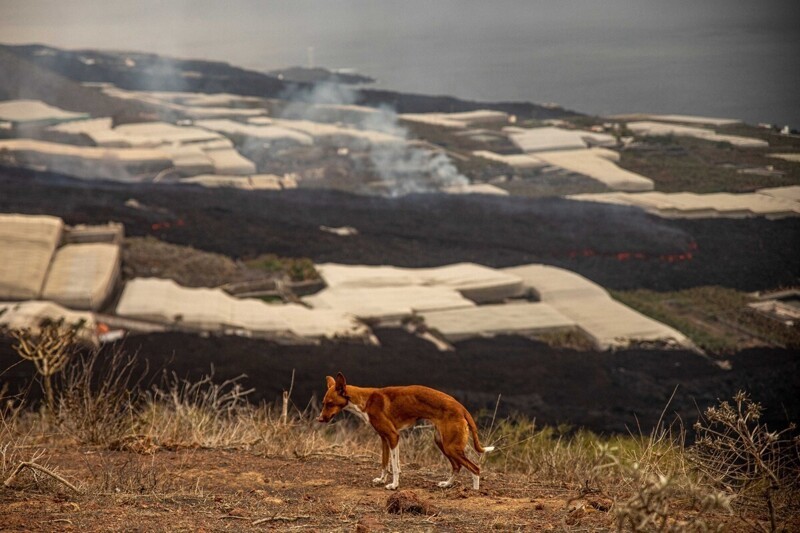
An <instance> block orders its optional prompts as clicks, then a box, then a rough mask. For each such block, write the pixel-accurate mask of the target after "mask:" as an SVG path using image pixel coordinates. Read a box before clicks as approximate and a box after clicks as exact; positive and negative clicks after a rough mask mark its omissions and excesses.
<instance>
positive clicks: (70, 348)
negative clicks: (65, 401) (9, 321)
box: [8, 319, 84, 413]
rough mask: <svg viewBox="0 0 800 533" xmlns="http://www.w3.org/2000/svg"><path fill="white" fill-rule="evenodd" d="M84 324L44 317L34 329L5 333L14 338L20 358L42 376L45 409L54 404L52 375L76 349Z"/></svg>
mask: <svg viewBox="0 0 800 533" xmlns="http://www.w3.org/2000/svg"><path fill="white" fill-rule="evenodd" d="M83 325H84V324H83V322H82V321H81V322H78V323H76V324H66V323H65V322H64V320H63V319H61V320H58V321H49V320H45V321H43V322H42V324H41V325H40V326H39V328H38V329H36V330H34V329H31V328H23V329H12V330H9V332H8V333H9V335H10V336H11V338H12V339H14V340H15V341H16V343H15V344H14V350H15V351H16V352H17V354H19V356H20V357H22V358H23V359H27V360H28V361H31V362H32V363H33V365H34V366H35V367H36V371H37V372H38V373H39V376H41V379H42V389H43V390H44V396H45V401H46V404H47V409H48V410H49V411H50V412H51V413H52V412H54V411H55V407H56V400H55V391H54V388H53V378H54V377H55V376H56V375H57V374H58V373H60V372H61V371H62V370H63V369H64V367H65V366H66V365H67V363H69V361H70V359H71V358H72V356H73V355H74V354H75V353H76V352H77V350H78V347H79V336H80V334H81V330H82V329H83Z"/></svg>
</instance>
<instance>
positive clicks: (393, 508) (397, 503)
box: [386, 490, 437, 515]
mask: <svg viewBox="0 0 800 533" xmlns="http://www.w3.org/2000/svg"><path fill="white" fill-rule="evenodd" d="M386 510H387V511H388V512H390V513H394V514H405V513H408V514H422V515H434V514H436V513H437V511H436V509H435V508H434V507H433V506H432V505H431V504H429V503H428V502H424V501H422V500H420V499H419V497H418V496H417V495H416V494H415V493H414V491H410V490H401V491H399V492H395V493H394V494H392V495H391V496H389V499H387V500H386Z"/></svg>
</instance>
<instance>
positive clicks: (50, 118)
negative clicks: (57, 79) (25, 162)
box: [0, 100, 89, 135]
mask: <svg viewBox="0 0 800 533" xmlns="http://www.w3.org/2000/svg"><path fill="white" fill-rule="evenodd" d="M88 118H89V114H88V113H73V112H72V111H65V110H63V109H59V108H57V107H53V106H51V105H48V104H46V103H44V102H41V101H39V100H7V101H4V102H0V122H6V123H8V124H9V125H10V128H11V130H12V131H13V132H14V133H15V134H16V135H20V134H27V133H31V132H33V131H36V130H38V129H40V128H45V127H47V126H53V125H55V124H61V123H64V122H72V121H74V120H86V119H88Z"/></svg>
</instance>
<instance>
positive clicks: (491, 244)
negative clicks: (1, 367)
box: [0, 168, 800, 291]
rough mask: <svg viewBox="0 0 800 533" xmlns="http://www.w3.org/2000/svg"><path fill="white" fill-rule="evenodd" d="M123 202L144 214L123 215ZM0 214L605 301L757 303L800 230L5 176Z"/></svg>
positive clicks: (524, 205) (794, 250) (464, 201)
mask: <svg viewBox="0 0 800 533" xmlns="http://www.w3.org/2000/svg"><path fill="white" fill-rule="evenodd" d="M130 198H135V199H136V200H137V201H139V202H140V203H142V204H144V205H145V206H149V207H150V209H147V210H142V209H135V208H131V207H126V206H125V205H124V204H125V201H126V200H128V199H130ZM0 212H20V213H46V214H51V215H58V216H61V217H62V218H64V219H65V220H66V221H67V222H68V223H70V224H76V223H104V222H107V221H109V220H114V221H118V222H123V223H124V224H125V231H126V234H128V235H134V236H145V235H154V236H156V237H158V238H160V239H163V240H165V241H167V242H171V243H174V244H185V245H191V246H194V247H195V248H198V249H202V250H206V251H211V252H217V253H222V254H225V255H229V256H231V257H233V258H248V257H255V256H258V255H260V254H263V253H274V254H278V255H283V256H289V257H309V258H311V259H313V260H314V261H316V262H340V263H349V264H372V265H380V264H390V265H397V266H406V267H428V266H436V265H444V264H450V263H456V262H462V261H472V262H477V263H481V264H485V265H489V266H494V267H504V266H513V265H519V264H525V263H544V264H550V265H555V266H560V267H564V268H568V269H570V270H574V271H576V272H578V273H580V274H583V275H584V276H586V277H588V278H590V279H592V280H593V281H596V282H597V283H600V284H601V285H604V286H606V287H608V288H611V289H633V288H647V289H654V290H678V289H684V288H690V287H696V286H701V285H722V286H726V287H731V288H736V289H740V290H745V291H753V290H762V289H773V288H775V287H778V286H791V285H798V284H800V248H798V247H797V245H796V244H797V242H800V219H798V218H787V219H782V220H767V219H763V218H752V219H697V220H667V219H660V218H658V217H654V216H650V215H647V214H645V213H644V212H642V211H640V210H638V209H634V208H627V207H619V206H611V205H603V204H594V203H589V202H573V201H569V200H565V199H560V198H541V199H526V198H504V197H488V196H483V195H463V196H459V195H441V194H427V195H425V194H423V195H411V196H405V197H401V198H381V197H365V196H356V195H350V194H345V193H339V192H331V191H319V190H316V191H315V190H294V191H284V192H281V193H273V192H251V191H237V190H208V189H202V188H200V187H191V186H168V185H138V186H135V185H121V184H110V183H105V184H104V183H96V182H93V183H91V184H89V183H85V182H79V181H76V180H69V179H64V178H63V177H58V176H52V175H44V174H38V173H35V172H30V171H24V170H18V169H3V168H0ZM322 225H324V226H330V227H341V226H351V227H354V228H356V229H357V230H358V231H359V234H358V235H355V236H351V237H346V238H343V237H339V236H336V235H332V234H330V233H327V232H323V231H320V229H319V227H320V226H322Z"/></svg>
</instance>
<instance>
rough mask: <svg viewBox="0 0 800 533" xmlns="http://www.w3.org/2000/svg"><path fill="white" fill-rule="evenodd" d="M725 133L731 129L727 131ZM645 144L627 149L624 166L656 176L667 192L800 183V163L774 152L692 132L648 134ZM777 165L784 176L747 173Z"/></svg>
mask: <svg viewBox="0 0 800 533" xmlns="http://www.w3.org/2000/svg"><path fill="white" fill-rule="evenodd" d="M725 133H729V132H728V131H725ZM645 143H646V144H645V145H644V146H643V147H640V148H638V149H627V150H623V151H622V153H621V159H620V163H619V164H620V166H621V167H622V168H625V169H627V170H630V171H631V172H636V173H639V174H642V175H643V176H647V177H649V178H651V179H652V180H653V181H655V184H656V190H658V191H661V192H695V193H713V192H737V193H741V192H752V191H754V190H756V189H761V188H765V187H783V186H787V185H797V184H800V165H798V164H797V163H791V162H788V161H783V160H781V159H777V158H774V157H767V154H768V153H769V152H770V151H776V150H775V148H777V147H775V148H771V149H770V150H769V151H768V150H761V149H752V148H747V149H744V148H736V147H734V146H732V145H730V144H728V143H714V142H709V141H704V140H701V139H693V138H691V137H672V136H668V137H660V138H659V137H647V138H646V140H645ZM768 166H772V167H773V169H774V170H776V171H780V172H783V175H771V176H761V175H752V174H741V173H739V172H737V170H740V169H743V168H766V167H768Z"/></svg>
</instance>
